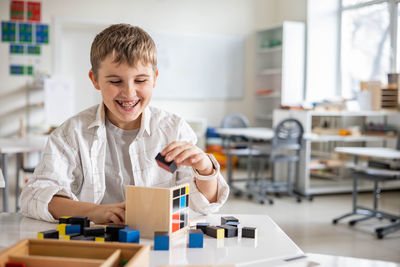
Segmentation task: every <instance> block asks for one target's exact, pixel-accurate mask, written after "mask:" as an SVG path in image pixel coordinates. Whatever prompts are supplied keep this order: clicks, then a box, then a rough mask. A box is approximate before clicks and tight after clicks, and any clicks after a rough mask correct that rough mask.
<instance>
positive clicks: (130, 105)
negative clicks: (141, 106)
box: [117, 101, 138, 107]
mask: <svg viewBox="0 0 400 267" xmlns="http://www.w3.org/2000/svg"><path fill="white" fill-rule="evenodd" d="M117 102H118V104H120V105H121V106H123V107H133V106H134V105H136V103H137V102H138V101H134V102H121V101H117Z"/></svg>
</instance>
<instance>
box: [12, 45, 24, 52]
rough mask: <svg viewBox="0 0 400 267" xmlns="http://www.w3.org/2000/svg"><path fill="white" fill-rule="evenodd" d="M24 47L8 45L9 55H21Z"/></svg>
mask: <svg viewBox="0 0 400 267" xmlns="http://www.w3.org/2000/svg"><path fill="white" fill-rule="evenodd" d="M23 53H24V46H23V45H20V44H10V54H23Z"/></svg>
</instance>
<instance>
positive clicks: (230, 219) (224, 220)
mask: <svg viewBox="0 0 400 267" xmlns="http://www.w3.org/2000/svg"><path fill="white" fill-rule="evenodd" d="M227 222H239V220H238V219H237V218H235V217H233V216H225V217H221V225H224V224H226V223H227Z"/></svg>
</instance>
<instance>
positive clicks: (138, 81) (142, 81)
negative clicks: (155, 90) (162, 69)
mask: <svg viewBox="0 0 400 267" xmlns="http://www.w3.org/2000/svg"><path fill="white" fill-rule="evenodd" d="M145 81H146V79H144V80H136V82H137V83H144V82H145Z"/></svg>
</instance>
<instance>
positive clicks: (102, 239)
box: [94, 236, 104, 242]
mask: <svg viewBox="0 0 400 267" xmlns="http://www.w3.org/2000/svg"><path fill="white" fill-rule="evenodd" d="M94 241H96V242H104V237H99V236H96V237H95V239H94Z"/></svg>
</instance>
